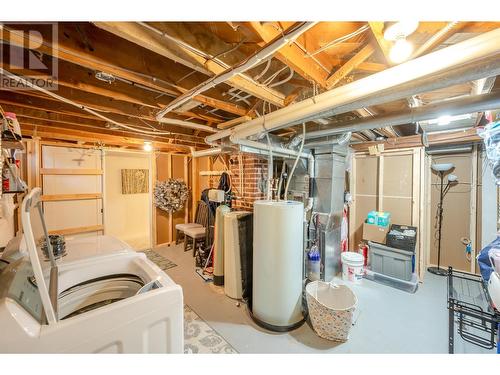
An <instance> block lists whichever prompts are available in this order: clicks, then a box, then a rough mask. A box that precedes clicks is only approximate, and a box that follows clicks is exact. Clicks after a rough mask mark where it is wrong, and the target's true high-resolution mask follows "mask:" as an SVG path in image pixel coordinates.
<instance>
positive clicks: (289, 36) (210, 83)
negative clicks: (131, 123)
mask: <svg viewBox="0 0 500 375" xmlns="http://www.w3.org/2000/svg"><path fill="white" fill-rule="evenodd" d="M316 23H317V22H304V23H303V24H302V25H300V26H299V27H297V28H295V29H294V30H292V31H290V32H286V31H285V33H284V35H283V36H282V37H281V38H279V39H277V40H276V41H274V42H273V43H271V44H270V45H268V46H267V47H265V48H263V49H262V50H260V51H258V52H257V53H256V54H254V55H253V56H251V57H249V58H248V59H247V60H246V61H244V62H243V63H241V64H240V65H237V66H235V67H233V68H229V69H227V70H226V71H224V72H222V73H220V74H218V75H216V76H214V77H212V78H209V79H208V80H206V81H205V82H203V83H201V84H199V85H198V86H196V87H194V88H192V89H191V90H189V91H187V92H185V93H184V94H182V95H181V96H179V97H177V98H176V99H175V100H173V101H172V102H171V103H169V104H168V105H167V106H166V107H164V108H163V109H161V110H160V111H159V112H158V114H157V115H156V119H157V120H158V121H160V120H161V119H162V118H163V117H164V116H165V115H166V114H167V113H168V112H170V111H172V110H174V109H175V108H177V107H179V106H181V105H182V104H184V103H186V102H188V101H190V100H191V99H192V98H194V97H195V96H197V95H199V94H201V93H203V92H205V91H207V90H209V89H211V88H213V87H215V86H217V85H218V84H220V83H223V82H225V81H227V80H229V79H231V78H233V77H234V76H236V75H238V74H241V73H244V72H245V71H247V70H249V69H251V68H253V67H255V66H257V65H258V64H260V63H261V62H262V61H263V60H266V59H268V58H270V57H271V56H272V55H273V54H274V53H276V51H278V50H279V49H280V48H282V47H284V46H285V45H287V44H288V43H290V42H291V41H293V40H295V39H296V38H297V37H299V36H300V35H301V34H303V33H304V32H306V31H307V30H309V29H310V28H311V27H313V26H314V25H315V24H316Z"/></svg>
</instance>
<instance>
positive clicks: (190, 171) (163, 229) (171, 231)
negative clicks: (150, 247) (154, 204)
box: [155, 153, 227, 244]
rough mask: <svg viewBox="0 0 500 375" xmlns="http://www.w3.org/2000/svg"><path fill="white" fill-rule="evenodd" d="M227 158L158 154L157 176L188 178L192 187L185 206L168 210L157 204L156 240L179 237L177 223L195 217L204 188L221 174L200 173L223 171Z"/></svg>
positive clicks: (212, 185) (172, 240)
mask: <svg viewBox="0 0 500 375" xmlns="http://www.w3.org/2000/svg"><path fill="white" fill-rule="evenodd" d="M226 165H227V161H226V159H225V158H224V159H221V157H208V156H205V157H201V158H192V157H191V156H188V155H178V154H169V153H158V154H156V180H158V181H162V180H166V179H168V178H176V179H181V180H183V181H185V182H186V183H187V185H188V187H189V188H190V189H191V194H190V198H189V201H188V204H187V206H186V208H185V209H184V210H181V211H179V212H175V213H173V214H169V213H168V212H165V211H162V210H160V209H158V208H155V220H156V244H172V243H175V241H176V235H177V234H176V231H175V225H176V224H180V223H184V222H192V221H194V215H195V211H196V206H197V203H198V201H199V199H200V196H201V192H202V191H203V190H204V189H207V188H215V187H217V185H218V183H219V178H220V176H201V175H200V172H201V171H224V170H226Z"/></svg>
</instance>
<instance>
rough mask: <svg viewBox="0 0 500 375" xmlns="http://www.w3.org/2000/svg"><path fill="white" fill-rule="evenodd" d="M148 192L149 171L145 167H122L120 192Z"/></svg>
mask: <svg viewBox="0 0 500 375" xmlns="http://www.w3.org/2000/svg"><path fill="white" fill-rule="evenodd" d="M148 192H149V171H148V170H147V169H122V194H142V193H148Z"/></svg>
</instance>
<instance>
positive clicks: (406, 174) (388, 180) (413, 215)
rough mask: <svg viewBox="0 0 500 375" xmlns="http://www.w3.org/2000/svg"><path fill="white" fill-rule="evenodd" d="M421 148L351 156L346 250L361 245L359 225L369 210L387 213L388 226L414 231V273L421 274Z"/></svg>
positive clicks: (361, 226)
mask: <svg viewBox="0 0 500 375" xmlns="http://www.w3.org/2000/svg"><path fill="white" fill-rule="evenodd" d="M422 152H423V150H422V149H419V148H414V149H401V150H391V151H385V152H383V153H381V154H379V155H369V154H367V153H357V154H355V155H354V159H353V167H352V172H351V175H352V178H350V190H351V193H352V194H353V203H352V205H351V207H350V211H349V213H350V215H349V248H350V249H351V250H355V249H357V247H358V245H359V243H361V242H362V236H363V223H364V221H365V219H366V216H367V214H368V212H370V211H372V210H376V211H385V212H389V213H391V223H392V224H401V225H412V226H416V227H417V228H418V233H417V244H416V255H417V271H418V272H421V271H422V269H423V267H422V264H421V259H422V254H423V251H422V246H423V245H422V243H421V242H422V241H421V236H422V225H421V212H420V211H421V195H422V193H421V186H420V181H421V174H422V171H421V165H422V155H423V154H422Z"/></svg>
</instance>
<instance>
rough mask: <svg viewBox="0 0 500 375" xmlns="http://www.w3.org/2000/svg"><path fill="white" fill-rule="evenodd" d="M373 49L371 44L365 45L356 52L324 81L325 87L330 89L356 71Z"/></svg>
mask: <svg viewBox="0 0 500 375" xmlns="http://www.w3.org/2000/svg"><path fill="white" fill-rule="evenodd" d="M374 51H375V49H374V48H373V46H372V45H371V44H367V45H366V46H364V47H363V48H362V49H361V50H360V51H358V52H357V53H356V54H355V55H354V56H353V57H352V58H350V59H349V60H348V61H347V62H346V63H345V64H344V65H342V66H341V67H340V68H339V69H337V71H336V72H335V73H333V74H332V75H331V76H330V77H329V78H328V79H327V80H326V87H327V88H328V89H331V88H332V87H334V86H335V85H336V84H337V83H339V82H340V81H341V80H342V79H343V78H344V77H346V76H347V75H348V74H349V73H351V72H352V71H353V70H354V69H356V68H357V67H358V66H359V65H360V64H361V63H362V62H364V61H365V60H366V59H367V58H369V57H370V56H371V55H372V54H373V52H374Z"/></svg>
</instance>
